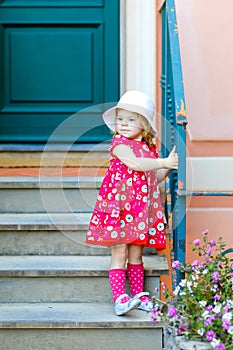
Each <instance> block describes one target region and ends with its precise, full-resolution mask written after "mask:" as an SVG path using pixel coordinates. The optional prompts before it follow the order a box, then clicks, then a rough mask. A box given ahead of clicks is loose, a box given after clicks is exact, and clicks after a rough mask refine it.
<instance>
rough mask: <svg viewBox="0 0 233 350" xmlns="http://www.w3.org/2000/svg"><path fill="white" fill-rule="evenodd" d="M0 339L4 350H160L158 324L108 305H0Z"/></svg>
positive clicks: (148, 315)
mask: <svg viewBox="0 0 233 350" xmlns="http://www.w3.org/2000/svg"><path fill="white" fill-rule="evenodd" d="M0 337H1V349H4V350H12V349H14V350H25V349H33V350H42V349H43V350H58V349H59V350H74V349H78V350H94V349H95V350H109V349H111V350H119V349H121V350H128V349H134V350H141V349H144V350H151V349H156V350H162V324H157V325H156V326H155V325H154V324H153V323H152V322H151V319H150V314H148V313H145V312H143V311H139V310H133V311H131V312H130V313H128V314H127V315H124V316H120V317H119V316H115V314H114V311H113V305H112V304H110V303H99V304H96V303H78V304H75V303H39V304H37V303H29V304H28V303H25V304H24V303H20V304H0Z"/></svg>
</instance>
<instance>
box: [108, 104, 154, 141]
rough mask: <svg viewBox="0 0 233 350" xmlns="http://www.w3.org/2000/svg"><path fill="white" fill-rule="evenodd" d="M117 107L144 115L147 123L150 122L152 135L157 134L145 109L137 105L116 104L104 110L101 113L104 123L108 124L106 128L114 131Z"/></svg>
mask: <svg viewBox="0 0 233 350" xmlns="http://www.w3.org/2000/svg"><path fill="white" fill-rule="evenodd" d="M118 109H125V110H127V111H130V112H135V113H138V114H140V115H142V116H143V117H145V119H146V120H147V121H148V123H149V124H150V126H151V128H152V130H153V132H154V136H157V135H158V131H157V130H156V128H155V125H154V123H153V122H152V121H151V120H150V119H149V118H148V113H149V112H148V113H147V111H146V110H145V108H141V109H140V110H139V106H134V105H128V104H127V105H126V104H119V103H118V104H117V105H116V106H114V107H112V108H110V109H108V110H107V111H106V112H104V114H103V119H104V122H105V124H106V125H107V126H108V128H109V129H110V130H111V131H113V132H115V131H116V115H117V110H118Z"/></svg>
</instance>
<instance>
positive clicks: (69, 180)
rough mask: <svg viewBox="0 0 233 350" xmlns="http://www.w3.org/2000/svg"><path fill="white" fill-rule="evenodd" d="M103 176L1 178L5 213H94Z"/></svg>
mask: <svg viewBox="0 0 233 350" xmlns="http://www.w3.org/2000/svg"><path fill="white" fill-rule="evenodd" d="M101 182H102V177H98V176H96V177H94V176H79V177H74V176H72V177H70V176H66V177H62V176H60V177H59V176H55V177H24V176H21V177H0V212H1V213H45V212H55V213H62V212H64V213H66V212H68V213H70V212H80V211H81V212H88V211H89V212H90V211H92V210H93V207H94V205H95V202H96V198H97V195H98V192H99V188H100V185H101Z"/></svg>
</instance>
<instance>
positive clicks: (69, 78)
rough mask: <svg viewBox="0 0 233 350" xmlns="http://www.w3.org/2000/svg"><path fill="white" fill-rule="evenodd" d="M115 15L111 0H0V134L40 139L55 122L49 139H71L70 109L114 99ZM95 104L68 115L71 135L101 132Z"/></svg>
mask: <svg viewBox="0 0 233 350" xmlns="http://www.w3.org/2000/svg"><path fill="white" fill-rule="evenodd" d="M118 22H119V0H111V1H109V0H108V1H103V0H89V1H88V0H86V1H85V0H82V1H78V0H77V1H65V0H64V1H62V0H60V1H58V0H57V1H55V0H48V1H45V0H44V1H42V0H41V1H33V0H25V1H15V0H7V1H0V26H1V27H0V40H1V43H0V44H1V45H0V50H1V52H0V60H1V68H0V69H1V70H0V77H1V81H0V84H1V86H0V92H1V95H0V141H1V142H46V141H47V140H48V139H49V138H50V135H51V134H52V133H53V132H54V130H56V128H57V127H59V126H60V125H61V124H62V125H64V131H63V132H62V137H58V136H55V139H54V140H53V141H54V142H56V141H63V142H73V140H74V136H72V135H73V134H74V125H73V121H72V123H69V122H68V123H67V122H66V121H67V120H69V117H70V116H71V115H73V114H74V113H75V112H77V111H83V110H84V111H85V109H86V108H87V107H89V106H95V105H100V104H102V103H107V102H114V101H117V99H118V98H119V23H118ZM102 112H103V110H102V108H99V107H98V108H96V111H95V112H94V113H87V114H86V116H85V112H82V116H81V117H77V118H75V123H76V125H75V128H76V129H77V130H82V134H81V135H80V133H79V135H77V140H76V141H77V142H100V141H103V140H105V139H107V138H109V135H110V134H109V131H108V130H107V128H106V127H104V126H103V125H101V124H102V118H101V114H102ZM84 120H85V123H84ZM84 124H85V128H84V129H83V125H84ZM71 125H72V127H71ZM99 125H101V126H99ZM83 130H85V131H87V132H85V133H84V132H83ZM56 137H58V138H57V139H56Z"/></svg>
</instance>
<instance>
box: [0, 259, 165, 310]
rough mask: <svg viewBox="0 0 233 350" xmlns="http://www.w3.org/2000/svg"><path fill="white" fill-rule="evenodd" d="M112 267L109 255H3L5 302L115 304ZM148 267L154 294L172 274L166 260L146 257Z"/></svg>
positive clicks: (0, 276) (0, 270)
mask: <svg viewBox="0 0 233 350" xmlns="http://www.w3.org/2000/svg"><path fill="white" fill-rule="evenodd" d="M109 264H110V257H109V256H1V257H0V295H1V302H4V303H10V302H18V303H23V302H31V303H34V302H74V303H77V302H97V303H99V302H111V301H112V295H111V290H110V286H109V280H108V269H109ZM144 266H145V289H146V290H147V291H148V292H150V293H151V295H154V293H155V288H159V277H160V276H161V275H166V274H168V265H167V261H166V258H165V256H163V255H155V256H144ZM127 288H128V287H127Z"/></svg>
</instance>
